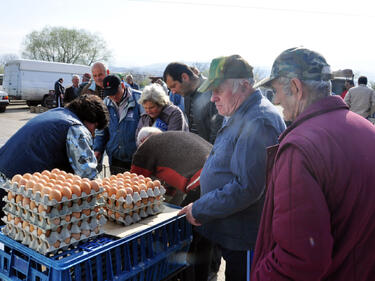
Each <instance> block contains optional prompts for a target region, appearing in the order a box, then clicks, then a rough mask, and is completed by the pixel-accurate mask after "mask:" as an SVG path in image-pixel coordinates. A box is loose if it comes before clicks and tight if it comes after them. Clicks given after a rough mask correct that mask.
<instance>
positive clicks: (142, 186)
mask: <svg viewBox="0 0 375 281" xmlns="http://www.w3.org/2000/svg"><path fill="white" fill-rule="evenodd" d="M139 190H144V191H146V190H147V186H146V185H145V184H144V183H143V184H140V185H139Z"/></svg>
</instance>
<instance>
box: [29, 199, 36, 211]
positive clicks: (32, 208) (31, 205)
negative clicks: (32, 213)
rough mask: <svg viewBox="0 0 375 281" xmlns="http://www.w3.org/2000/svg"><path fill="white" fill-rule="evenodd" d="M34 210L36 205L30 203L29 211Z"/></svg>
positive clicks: (32, 202)
mask: <svg viewBox="0 0 375 281" xmlns="http://www.w3.org/2000/svg"><path fill="white" fill-rule="evenodd" d="M35 208H36V203H35V201H30V209H31V210H34V209H35Z"/></svg>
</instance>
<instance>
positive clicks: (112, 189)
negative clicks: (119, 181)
mask: <svg viewBox="0 0 375 281" xmlns="http://www.w3.org/2000/svg"><path fill="white" fill-rule="evenodd" d="M107 193H108V196H109V197H111V196H112V195H116V193H117V188H116V187H115V186H113V185H112V186H109V187H108V189H107Z"/></svg>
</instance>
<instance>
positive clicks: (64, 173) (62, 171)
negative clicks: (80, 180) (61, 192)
mask: <svg viewBox="0 0 375 281" xmlns="http://www.w3.org/2000/svg"><path fill="white" fill-rule="evenodd" d="M67 174H68V173H67V172H65V171H64V170H61V171H60V175H62V176H64V178H65V177H66V175H67Z"/></svg>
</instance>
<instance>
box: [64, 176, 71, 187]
mask: <svg viewBox="0 0 375 281" xmlns="http://www.w3.org/2000/svg"><path fill="white" fill-rule="evenodd" d="M65 184H68V185H69V186H70V185H72V184H73V179H71V178H70V179H66V180H65Z"/></svg>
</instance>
